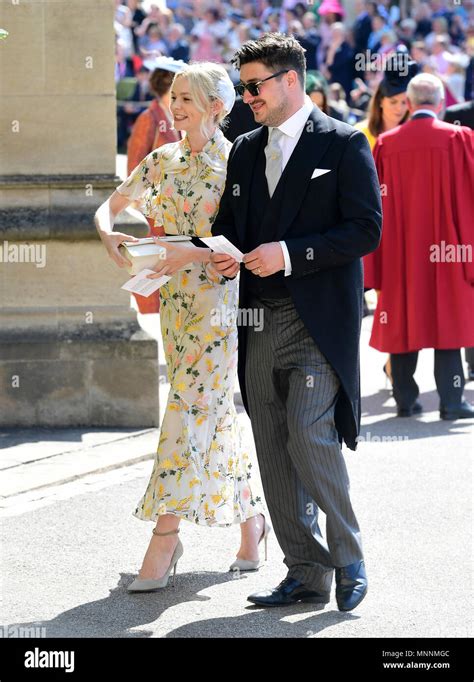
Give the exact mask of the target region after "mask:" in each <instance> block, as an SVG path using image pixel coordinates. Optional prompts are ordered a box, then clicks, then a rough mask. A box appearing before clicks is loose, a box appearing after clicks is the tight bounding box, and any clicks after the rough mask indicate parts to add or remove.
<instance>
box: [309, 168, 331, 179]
mask: <svg viewBox="0 0 474 682" xmlns="http://www.w3.org/2000/svg"><path fill="white" fill-rule="evenodd" d="M330 171H331V169H330V168H315V169H314V171H313V175H312V176H311V180H313V179H314V178H319V176H320V175H324V174H325V173H330Z"/></svg>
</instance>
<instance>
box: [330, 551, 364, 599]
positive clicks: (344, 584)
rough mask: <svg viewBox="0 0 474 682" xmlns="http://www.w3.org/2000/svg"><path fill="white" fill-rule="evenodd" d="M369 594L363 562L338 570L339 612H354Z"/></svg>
mask: <svg viewBox="0 0 474 682" xmlns="http://www.w3.org/2000/svg"><path fill="white" fill-rule="evenodd" d="M366 594H367V575H366V573H365V564H364V562H363V561H356V563H355V564H350V565H349V566H344V567H343V568H336V601H337V607H338V609H339V611H352V609H355V607H356V606H359V604H360V603H361V601H362V600H363V598H364V597H365V595H366Z"/></svg>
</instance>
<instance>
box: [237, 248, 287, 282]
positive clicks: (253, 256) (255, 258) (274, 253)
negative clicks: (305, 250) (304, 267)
mask: <svg viewBox="0 0 474 682" xmlns="http://www.w3.org/2000/svg"><path fill="white" fill-rule="evenodd" d="M244 263H245V267H246V268H247V270H250V271H251V272H252V273H253V274H254V275H257V276H258V277H268V276H269V275H274V274H275V272H279V270H284V269H285V258H284V257H283V249H282V248H281V245H280V244H279V243H278V242H270V243H269V244H260V246H257V248H256V249H254V250H253V251H250V253H246V254H245V255H244Z"/></svg>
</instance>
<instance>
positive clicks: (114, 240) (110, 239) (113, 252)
mask: <svg viewBox="0 0 474 682" xmlns="http://www.w3.org/2000/svg"><path fill="white" fill-rule="evenodd" d="M99 234H100V238H101V240H102V242H103V244H104V246H105V248H106V249H107V253H108V254H109V256H110V258H111V259H112V260H113V261H114V262H115V263H117V265H118V266H119V268H126V267H130V266H131V265H132V263H131V262H130V261H129V260H128V258H125V256H122V254H121V253H120V251H119V249H118V247H119V246H120V244H121V243H122V242H138V241H140V240H139V239H137V238H136V237H132V235H130V234H124V233H123V232H100V233H99Z"/></svg>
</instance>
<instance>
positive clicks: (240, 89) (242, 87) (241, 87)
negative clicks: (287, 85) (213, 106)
mask: <svg viewBox="0 0 474 682" xmlns="http://www.w3.org/2000/svg"><path fill="white" fill-rule="evenodd" d="M290 70H291V69H282V70H281V71H277V73H273V74H272V75H271V76H268V77H267V78H264V79H263V80H261V81H256V82H255V83H237V85H236V86H235V90H236V92H237V94H239V95H240V96H241V97H243V94H244V92H245V91H246V90H248V91H249V93H250V94H251V95H252V97H258V95H259V94H260V89H259V88H260V86H261V84H262V83H265V81H270V80H271V79H272V78H276V77H277V76H282V75H283V74H284V73H288V71H290Z"/></svg>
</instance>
